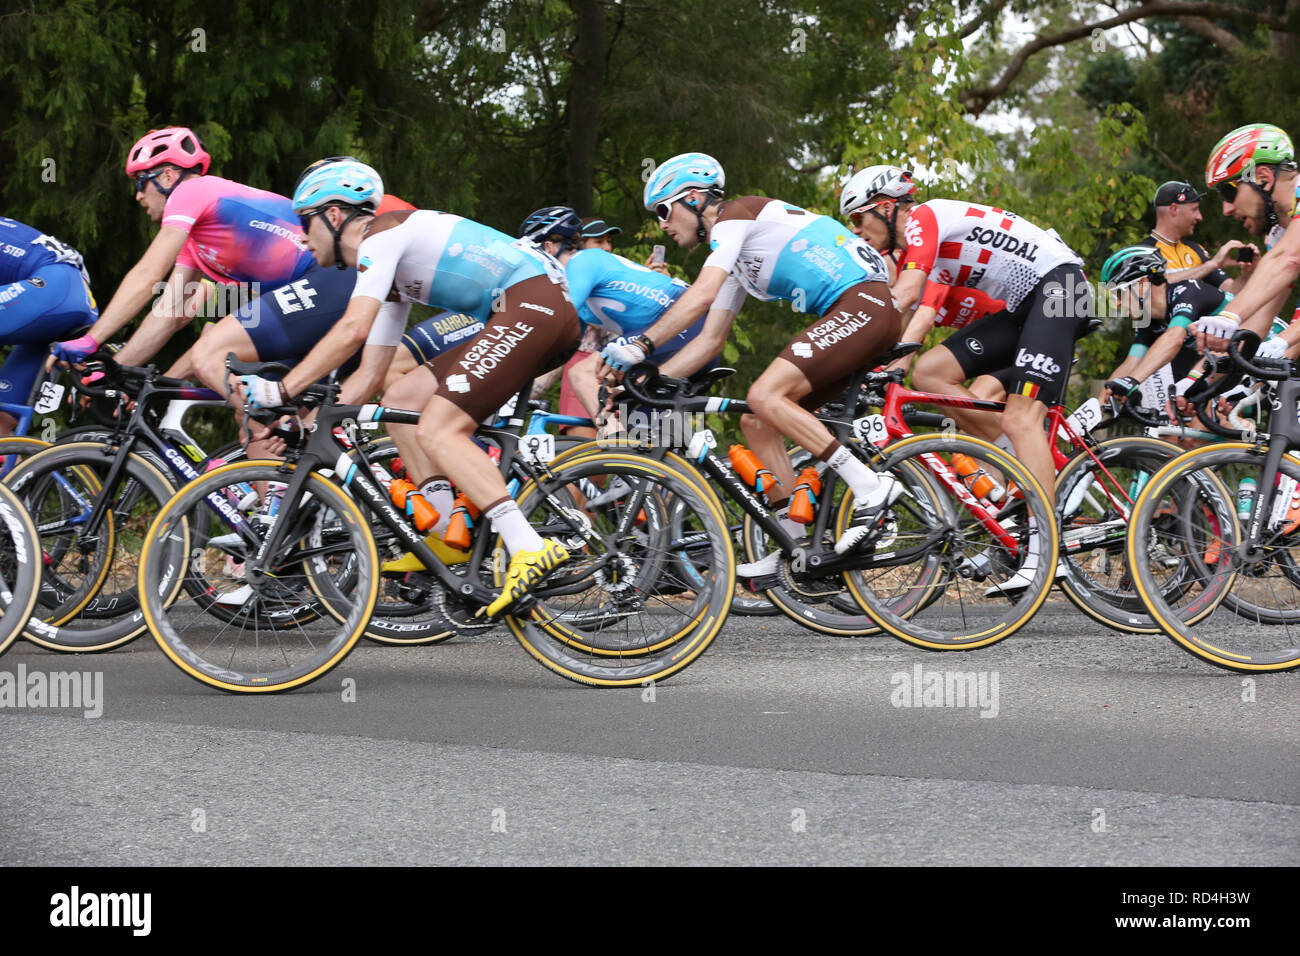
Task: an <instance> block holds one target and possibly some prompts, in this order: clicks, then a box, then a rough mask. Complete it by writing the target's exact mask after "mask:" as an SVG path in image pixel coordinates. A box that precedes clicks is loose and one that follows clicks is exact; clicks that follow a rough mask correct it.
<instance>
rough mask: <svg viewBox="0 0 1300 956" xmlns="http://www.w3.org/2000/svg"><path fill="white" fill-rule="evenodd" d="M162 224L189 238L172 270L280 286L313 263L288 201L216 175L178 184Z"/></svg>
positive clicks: (274, 194)
mask: <svg viewBox="0 0 1300 956" xmlns="http://www.w3.org/2000/svg"><path fill="white" fill-rule="evenodd" d="M162 224H163V225H164V226H171V227H173V228H176V229H184V230H185V231H186V232H187V233H189V239H188V240H187V241H186V243H185V247H184V248H183V249H181V253H180V255H179V256H177V257H176V263H177V265H182V266H189V267H191V268H196V269H200V270H202V272H203V274H204V275H206V276H208V277H210V278H212V279H215V280H216V281H218V282H265V283H267V284H269V285H280V284H283V283H285V282H289V281H291V280H293V279H297V278H298V277H299V276H301V275H302V274H303V273H304V272H306V271H307V270H308V269H309V268H311V266H312V265H313V264H314V263H315V260H314V259H313V258H312V254H311V253H310V252H309V251H308V250H307V247H306V245H305V244H304V242H303V235H302V229H300V228H299V226H298V217H297V216H295V215H294V214H293V205H292V204H291V203H290V202H289V200H288V199H286V198H284V197H283V196H280V195H278V194H276V193H271V192H267V191H265V190H263V189H254V188H253V187H251V186H245V185H243V184H242V183H236V182H231V181H230V180H229V179H221V178H220V177H218V176H196V177H191V178H187V179H184V180H182V181H181V183H180V185H179V186H177V187H176V188H175V189H174V190H173V191H172V194H171V195H170V196H168V197H167V205H166V206H165V207H163V220H162Z"/></svg>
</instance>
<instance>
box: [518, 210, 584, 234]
mask: <svg viewBox="0 0 1300 956" xmlns="http://www.w3.org/2000/svg"><path fill="white" fill-rule="evenodd" d="M580 232H582V220H581V219H579V218H578V214H577V213H576V212H574V211H573V210H572V209H570V208H569V207H568V206H547V207H546V208H544V209H539V210H537V211H536V212H534V213H532V214H531V215H530V216H529V217H528V218H527V219H525V220H524V221H523V224H522V225H521V226H520V227H519V238H520V239H532V240H533V241H534V242H543V241H544V240H546V239H549V238H551V236H560V237H561V238H564V239H572V238H573V237H574V236H576V235H577V234H578V233H580Z"/></svg>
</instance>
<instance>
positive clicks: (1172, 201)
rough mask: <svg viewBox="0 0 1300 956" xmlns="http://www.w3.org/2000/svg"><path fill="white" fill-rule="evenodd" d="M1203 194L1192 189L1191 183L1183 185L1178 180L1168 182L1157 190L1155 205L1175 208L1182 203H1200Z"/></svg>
mask: <svg viewBox="0 0 1300 956" xmlns="http://www.w3.org/2000/svg"><path fill="white" fill-rule="evenodd" d="M1200 199H1201V194H1200V193H1198V192H1197V191H1196V190H1195V189H1193V188H1192V184H1191V183H1181V182H1178V181H1177V180H1174V181H1171V182H1167V183H1165V184H1164V185H1162V186H1161V187H1160V188H1159V189H1157V190H1156V199H1155V203H1154V205H1157V206H1173V205H1176V204H1181V203H1192V202H1199V201H1200Z"/></svg>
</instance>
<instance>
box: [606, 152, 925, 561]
mask: <svg viewBox="0 0 1300 956" xmlns="http://www.w3.org/2000/svg"><path fill="white" fill-rule="evenodd" d="M724 184H725V174H724V172H723V169H722V166H721V165H720V164H719V163H718V161H717V160H715V159H714V158H713V157H711V156H708V155H706V154H704V153H683V154H681V155H679V156H674V157H673V158H672V159H669V160H667V161H666V162H664V163H663V164H662V165H660V166H659V167H658V168H657V169H656V170H655V171H654V173H653V174H652V175H651V176H650V179H649V181H648V182H647V183H646V185H645V194H644V197H643V200H644V204H645V208H646V209H648V210H650V211H652V212H654V213H655V215H656V216H657V217H658V220H659V226H660V228H661V229H663V230H664V232H665V233H667V234H668V235H669V236H671V237H672V239H673V240H674V241H675V242H676V243H677V244H678V245H679V246H681V247H684V248H688V249H689V248H692V247H694V246H696V245H698V244H700V243H704V242H707V243H708V244H709V248H710V250H711V251H710V253H709V257H708V259H706V260H705V262H704V265H703V266H702V267H701V269H700V273H699V275H698V276H697V277H696V279H695V281H694V282H693V283H692V284H691V285H690V287H688V288H687V289H686V290H685V291H684V292H682V293H681V295H680V296H678V297H677V299H676V301H675V302H674V303H673V304H672V305H671V306H670V307H669V308H668V310H667V311H666V312H665V313H664V314H663V315H662V316H661V317H660V318H659V319H658V320H657V321H656V322H655V323H654V324H653V325H651V326H650V327H649V328H648V329H646V330H645V331H644V332H641V333H638V334H637V335H635V336H622V337H620V338H618V339H615V340H614V341H613V342H611V343H610V344H609V345H607V346H605V349H604V351H603V352H602V353H601V354H602V358H603V359H604V363H605V364H604V366H602V369H601V372H602V374H603V373H604V372H605V370H606V368H608V369H612V370H625V369H627V368H628V367H630V366H631V365H633V364H635V363H637V362H640V361H643V360H645V358H646V357H647V356H649V355H651V354H652V353H654V352H655V350H656V349H657V348H658V347H659V346H660V344H661V343H665V342H667V341H669V340H670V339H671V338H672V337H673V336H675V335H677V334H678V333H679V332H681V331H683V330H684V329H686V328H688V327H689V326H690V325H691V324H692V323H693V322H695V321H696V319H697V318H698V317H699V316H700V314H701V313H703V312H705V311H706V310H707V316H706V318H705V323H704V327H703V329H702V331H701V332H700V333H699V335H697V336H696V337H695V339H694V340H693V341H692V342H691V343H689V344H688V345H687V346H686V347H685V348H683V349H681V350H680V351H679V352H678V353H677V354H676V355H674V356H673V357H671V358H669V359H668V360H667V361H666V362H665V363H664V365H663V370H664V372H665V373H666V374H668V375H685V374H690V373H691V372H694V371H696V370H698V369H699V368H701V367H702V366H703V365H704V364H705V362H706V361H707V360H708V359H709V357H711V356H712V355H713V354H715V353H716V351H717V349H718V347H720V346H721V344H722V342H723V341H724V340H725V337H726V334H727V332H728V331H729V330H730V328H731V325H732V323H733V322H734V321H735V318H736V313H737V312H738V311H739V309H740V307H741V305H742V304H743V302H744V300H745V297H746V295H752V296H754V297H755V298H758V299H765V300H766V299H786V300H789V301H793V302H794V303H795V304H796V307H797V308H800V309H802V310H803V311H806V312H808V313H809V314H810V315H811V316H813V317H814V321H813V322H812V324H811V325H809V326H808V328H806V329H805V330H804V331H803V332H801V333H799V335H797V336H796V337H795V338H794V339H793V340H792V341H791V342H790V343H789V344H788V345H787V346H786V347H785V349H784V350H783V351H782V352H781V354H780V355H779V356H778V357H777V358H776V359H775V360H774V361H773V362H772V363H771V364H770V365H769V366H768V367H767V369H766V370H765V371H764V372H763V373H762V374H761V375H760V376H759V377H758V380H757V381H755V382H754V384H753V386H751V387H750V390H749V394H748V396H747V397H746V400H747V401H748V403H749V406H750V408H751V409H752V414H750V415H746V416H744V417H743V418H742V419H741V430H742V431H743V432H744V433H745V438H746V439H747V441H748V442H749V445H750V447H751V448H752V449H753V451H754V453H755V454H756V455H757V456H758V458H759V459H760V460H762V461H763V462H765V463H766V464H767V466H768V467H769V468H770V469H771V471H772V473H773V475H774V476H775V477H776V478H777V480H778V481H779V482H780V484H779V485H778V486H777V487H778V488H779V489H785V494H786V495H788V494H789V493H790V490H792V489H793V488H794V471H793V469H792V468H791V467H790V461H789V458H788V457H787V455H786V451H785V446H784V443H783V441H782V436H786V437H788V438H790V439H791V440H793V441H795V442H797V443H799V444H800V445H802V446H803V447H805V448H808V449H810V450H811V449H816V450H817V452H818V456H819V457H820V458H821V460H822V461H824V462H826V463H827V464H828V465H829V466H830V467H831V468H833V469H834V470H835V471H836V472H837V473H838V474H839V475H840V477H842V478H843V479H844V480H845V482H846V483H847V484H848V486H849V487H850V488H851V489H852V491H853V495H854V498H855V500H856V508H857V509H858V510H859V511H860V512H864V513H867V514H872V513H877V512H879V511H880V509H882V508H884V507H886V506H887V505H888V504H890V503H892V502H893V501H894V500H895V499H896V498H897V497H898V495H900V494H901V493H902V486H901V484H900V483H899V482H898V481H897V480H896V479H895V478H894V477H893V476H892V475H888V474H885V475H878V474H877V473H876V472H874V471H872V469H871V468H869V467H868V466H867V465H866V464H865V463H863V462H862V461H860V460H859V459H857V458H855V457H854V456H853V455H852V454H851V453H850V452H849V449H847V448H844V447H841V445H840V443H839V442H838V441H837V440H835V439H834V438H833V437H832V436H831V434H830V432H829V431H827V429H826V427H825V426H824V425H822V424H821V422H819V421H818V420H817V418H816V417H815V416H814V415H813V414H812V412H810V411H809V409H810V408H816V407H817V406H818V405H820V404H822V403H823V402H825V401H826V400H827V399H828V398H830V397H831V396H833V395H834V394H836V392H838V391H842V390H843V388H844V387H845V386H846V384H847V379H848V378H849V377H850V376H851V375H852V374H853V373H854V372H855V371H857V370H858V369H859V368H860V367H861V366H862V365H863V364H865V363H866V362H868V361H869V360H871V359H872V358H874V357H875V356H877V355H879V354H881V353H882V352H885V351H887V350H888V349H890V348H892V347H893V346H894V344H895V343H897V341H898V335H899V327H900V321H899V317H898V313H897V312H896V311H895V310H894V306H893V304H892V303H891V302H890V296H889V286H888V278H889V273H888V271H887V269H886V267H885V263H884V261H883V260H882V259H881V258H880V256H879V254H877V253H876V251H875V250H873V249H872V248H871V247H870V246H868V245H867V244H866V243H865V242H862V241H861V240H859V239H856V238H854V237H852V236H849V235H846V234H845V233H844V231H843V227H842V226H840V225H839V223H837V222H835V220H833V219H831V218H830V217H828V216H819V215H816V214H815V213H810V212H808V211H807V210H805V209H800V208H799V207H797V206H792V205H790V204H789V203H786V202H782V201H781V200H779V199H770V198H768V197H764V196H740V197H738V198H736V199H732V200H724V199H723V187H724ZM778 493H779V492H778ZM769 500H771V501H772V504H773V507H774V509H777V508H779V507H780V505H781V503H782V502H781V501H780V500H776V499H772V498H769ZM787 500H788V499H787ZM778 513H779V512H778ZM784 520H785V521H787V522H789V524H788V525H787V526H786V527H787V529H788V530H790V531H791V533H792V536H793V537H795V539H796V540H798V538H799V537H802V536H803V534H804V529H803V527H802V526H801V525H797V524H795V523H794V522H792V521H790V519H789V518H788V517H786V518H785V519H784ZM870 530H871V529H870V527H869V526H867V525H858V526H855V527H851V528H849V529H848V530H847V531H845V532H844V534H843V535H842V536H841V537H840V539H839V541H837V542H836V544H835V548H836V551H838V552H839V553H841V554H842V553H845V552H846V551H848V550H849V549H851V548H853V547H854V546H855V545H857V544H858V543H859V542H860V541H862V539H863V538H864V537H866V536H867V535H868V534H869V533H870ZM779 560H780V554H779V553H778V552H772V553H771V554H769V555H767V556H766V557H764V559H763V560H762V561H758V562H754V563H752V564H749V565H745V566H744V567H743V568H741V569H737V573H742V574H744V576H746V577H749V578H753V577H757V576H760V575H764V574H768V573H770V572H771V571H773V570H775V568H776V566H777V563H778V561H779Z"/></svg>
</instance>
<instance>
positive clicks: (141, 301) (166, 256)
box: [89, 226, 198, 357]
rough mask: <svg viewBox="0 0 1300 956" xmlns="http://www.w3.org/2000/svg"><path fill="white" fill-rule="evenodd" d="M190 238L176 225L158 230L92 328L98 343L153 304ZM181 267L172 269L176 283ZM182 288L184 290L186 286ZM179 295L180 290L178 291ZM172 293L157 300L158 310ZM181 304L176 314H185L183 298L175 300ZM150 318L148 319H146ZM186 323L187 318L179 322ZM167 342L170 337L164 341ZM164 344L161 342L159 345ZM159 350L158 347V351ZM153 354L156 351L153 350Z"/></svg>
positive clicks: (112, 334) (194, 271)
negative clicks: (158, 288) (152, 301)
mask: <svg viewBox="0 0 1300 956" xmlns="http://www.w3.org/2000/svg"><path fill="white" fill-rule="evenodd" d="M188 238H189V233H188V232H186V231H185V230H184V229H177V228H176V227H175V226H163V227H162V228H161V229H159V230H158V235H156V236H154V240H153V242H151V243H150V244H149V248H148V249H146V250H145V253H144V255H143V256H141V257H140V261H139V262H137V263H136V264H135V265H134V266H132V267H131V271H130V272H128V273H127V274H126V276H125V277H124V278H123V279H122V284H121V285H119V286H118V287H117V291H116V292H114V293H113V298H112V299H110V300H109V303H108V305H107V306H105V308H104V311H103V312H101V313H100V314H99V321H98V322H96V323H95V324H94V325H93V326H91V329H90V333H89V334H90V335H91V337H92V338H94V340H95V341H96V342H100V343H104V342H107V341H108V340H109V339H111V338H112V337H113V336H115V335H116V334H117V333H118V332H119V331H121V329H122V327H123V326H124V325H126V324H127V323H128V322H130V321H131V320H132V319H133V318H135V316H136V315H137V314H139V312H140V310H141V309H143V308H144V307H145V306H146V305H148V304H149V300H150V299H153V298H154V296H156V295H157V294H158V290H157V285H158V283H159V282H160V281H162V279H163V277H164V276H166V275H167V270H168V269H172V267H173V266H175V265H176V257H177V256H179V255H180V254H181V249H183V248H184V247H185V240H186V239H188ZM180 271H181V270H180V269H179V268H177V269H175V270H174V271H173V272H172V282H173V283H175V280H176V276H177V273H179V272H180ZM186 271H187V273H188V274H189V275H195V274H196V273H197V272H198V270H196V269H187V270H186ZM180 291H181V292H183V291H184V287H183V285H182V286H181V287H180ZM176 294H179V293H176ZM169 300H170V296H164V297H163V298H162V299H159V300H158V301H157V302H155V303H154V309H155V311H156V310H157V309H158V304H159V302H168V304H170V301H169ZM174 301H175V302H176V303H177V307H176V308H175V310H174V312H173V313H172V314H173V317H175V316H176V315H177V314H179V313H181V311H182V310H181V309H180V307H179V303H180V301H181V300H180V299H179V298H177V299H175V300H174ZM146 321H147V320H146ZM179 324H180V325H184V324H185V323H184V321H181V322H180V323H179ZM163 341H164V342H165V341H166V339H164V340H163ZM161 347H162V346H161V345H159V346H158V348H161ZM156 351H157V349H154V352H156ZM149 354H150V356H151V357H152V355H153V352H151V353H149Z"/></svg>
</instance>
